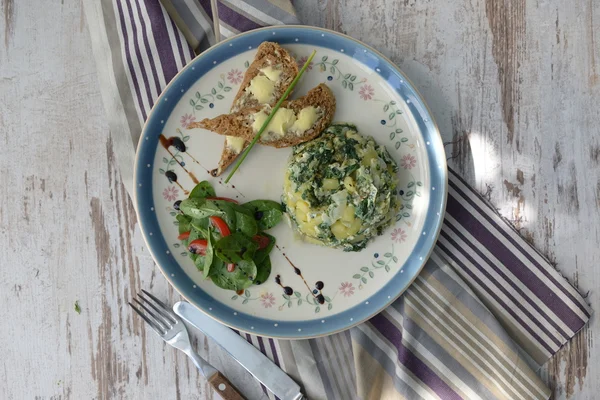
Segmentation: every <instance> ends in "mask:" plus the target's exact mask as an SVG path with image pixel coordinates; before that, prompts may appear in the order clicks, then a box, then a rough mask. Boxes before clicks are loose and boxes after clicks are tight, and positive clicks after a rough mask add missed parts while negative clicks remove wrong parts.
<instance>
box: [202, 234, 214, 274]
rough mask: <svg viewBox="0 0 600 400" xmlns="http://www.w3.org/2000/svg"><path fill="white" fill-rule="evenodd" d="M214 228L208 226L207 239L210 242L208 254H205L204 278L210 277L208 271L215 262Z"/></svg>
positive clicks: (207, 248)
mask: <svg viewBox="0 0 600 400" xmlns="http://www.w3.org/2000/svg"><path fill="white" fill-rule="evenodd" d="M211 239H212V228H211V227H209V228H208V235H207V236H206V241H207V242H208V243H207V245H206V255H205V256H204V278H205V279H206V278H208V272H209V271H210V266H211V264H212V262H213V256H214V250H213V247H212V242H211Z"/></svg>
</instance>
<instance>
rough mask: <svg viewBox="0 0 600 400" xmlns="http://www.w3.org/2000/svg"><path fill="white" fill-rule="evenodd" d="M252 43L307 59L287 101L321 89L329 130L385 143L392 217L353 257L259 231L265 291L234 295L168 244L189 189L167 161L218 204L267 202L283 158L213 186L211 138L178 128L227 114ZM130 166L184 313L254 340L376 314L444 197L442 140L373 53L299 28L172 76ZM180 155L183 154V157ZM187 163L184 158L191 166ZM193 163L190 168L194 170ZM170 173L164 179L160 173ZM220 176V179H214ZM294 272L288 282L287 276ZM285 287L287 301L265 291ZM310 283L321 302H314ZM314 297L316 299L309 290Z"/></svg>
mask: <svg viewBox="0 0 600 400" xmlns="http://www.w3.org/2000/svg"><path fill="white" fill-rule="evenodd" d="M264 40H273V41H277V42H279V43H281V44H282V45H283V46H284V47H285V48H286V49H287V50H288V51H290V52H291V53H292V54H293V55H295V56H296V58H297V59H298V62H299V63H300V65H302V64H303V63H304V60H306V57H307V56H308V55H309V54H310V53H311V52H312V50H313V49H314V50H317V54H316V56H315V58H314V60H313V63H312V65H311V66H310V67H309V69H308V70H307V72H306V73H305V74H304V76H303V78H302V80H301V82H300V83H299V84H298V86H297V87H296V89H295V91H294V96H293V97H298V96H301V95H303V94H305V93H306V92H307V91H308V90H309V89H311V88H313V87H314V86H316V85H318V84H319V83H326V84H327V85H328V86H329V87H330V88H331V89H332V91H333V93H334V94H335V96H336V99H337V111H336V114H335V117H334V121H341V122H350V123H353V124H355V125H357V127H358V129H359V131H360V132H361V133H362V134H365V135H372V136H373V137H375V139H376V141H377V142H378V143H379V144H382V145H385V146H386V148H387V149H388V151H389V153H390V155H391V156H392V157H393V158H394V159H395V160H396V162H397V163H398V166H399V172H398V180H399V185H398V188H399V195H400V197H401V199H402V208H401V210H400V212H399V214H398V217H397V220H396V222H395V225H394V226H393V227H391V228H388V229H387V230H386V231H385V232H384V234H383V235H382V236H379V237H378V238H376V239H375V240H373V241H372V242H370V243H369V244H368V246H367V248H366V249H365V250H363V251H361V252H350V253H346V252H343V251H341V250H337V249H331V248H326V247H320V246H316V245H313V244H308V243H304V242H302V241H301V240H299V239H297V238H296V236H295V235H294V234H293V232H292V230H291V229H290V228H289V226H287V225H286V224H285V223H281V224H280V225H278V226H277V227H276V228H275V229H273V230H271V231H269V233H270V234H272V235H274V236H275V237H276V238H277V245H278V248H276V249H274V250H273V252H272V253H271V261H272V265H273V269H272V272H271V276H270V278H269V280H268V281H267V282H265V283H264V284H262V285H259V286H251V287H250V288H249V289H247V290H246V291H245V292H244V293H243V294H236V293H234V292H231V291H225V290H222V289H220V288H218V287H217V286H215V285H214V284H212V282H210V281H206V280H203V279H202V275H201V273H200V272H198V270H197V269H196V267H195V266H194V263H193V262H192V261H191V260H190V259H189V257H188V255H187V254H186V249H185V248H184V247H183V246H182V245H181V243H180V242H179V241H178V240H177V235H178V231H177V226H176V223H175V218H174V215H175V210H174V209H173V203H174V202H175V201H176V200H182V199H184V198H186V196H185V194H184V190H191V189H192V188H193V186H194V184H193V182H192V180H191V178H190V177H189V176H188V174H187V173H186V172H185V171H184V169H183V168H182V167H181V166H180V165H179V163H178V162H176V160H175V158H176V159H177V160H178V161H179V162H182V163H183V164H184V167H185V168H186V169H187V170H188V171H190V172H192V173H193V174H194V175H195V176H196V177H197V178H198V179H199V180H208V181H210V182H211V183H212V184H213V186H214V187H215V189H216V191H217V195H218V196H225V197H232V198H236V199H238V200H239V201H240V202H244V201H250V200H254V199H271V200H276V201H279V200H280V199H281V193H282V182H283V174H284V170H285V165H286V162H287V159H288V157H289V155H290V152H291V149H273V148H270V147H263V146H256V147H255V148H254V149H253V150H252V153H251V154H250V155H249V156H248V158H247V159H246V161H245V162H244V164H243V165H242V167H241V168H240V169H239V170H238V171H237V173H236V174H235V175H234V177H233V179H232V181H231V182H230V184H229V185H227V184H225V183H224V182H223V179H224V176H223V177H221V179H219V178H213V177H211V176H210V174H209V173H208V171H209V170H210V169H213V168H214V167H216V165H217V163H218V160H219V157H220V154H221V149H222V146H223V137H222V136H219V135H217V134H214V133H211V132H208V131H203V130H199V129H196V130H193V131H189V130H187V129H186V127H187V124H189V123H190V122H191V121H194V120H195V121H198V120H200V119H203V118H210V117H214V116H217V115H219V114H223V113H228V112H229V108H230V106H231V103H232V100H233V98H234V96H235V94H236V92H237V90H238V89H239V85H240V83H241V80H242V77H243V74H244V72H245V70H246V69H247V67H248V65H249V63H250V62H251V61H252V59H253V58H254V55H255V52H256V51H255V49H256V47H257V46H258V45H259V44H260V43H261V42H262V41H264ZM161 133H162V134H163V135H164V136H166V137H171V136H178V137H180V138H181V139H182V140H184V141H185V144H186V145H187V147H188V151H187V152H186V153H178V152H177V151H176V150H175V149H173V148H171V151H172V154H170V153H169V152H167V150H165V149H164V148H163V147H162V146H161V145H160V143H159V140H158V137H159V135H160V134H161ZM139 148H140V150H139V152H138V158H137V163H136V182H137V184H138V187H137V193H136V205H137V209H138V214H139V219H140V221H141V225H142V230H143V233H144V236H145V238H146V240H147V243H148V245H149V247H150V249H151V252H152V254H153V256H154V257H155V259H156V261H157V263H158V265H159V266H160V267H161V269H162V271H163V273H165V275H166V276H167V278H168V279H169V280H170V281H171V283H173V285H174V286H175V287H176V288H177V289H178V290H179V291H180V292H181V293H182V294H183V295H184V296H185V297H186V298H188V299H189V300H190V301H191V302H192V303H193V304H195V305H197V306H198V307H199V308H200V309H202V310H203V311H205V312H207V313H208V314H209V315H211V316H213V317H214V318H216V319H218V320H220V321H222V322H224V323H226V324H228V325H230V326H232V327H235V328H237V329H241V330H244V331H248V332H253V333H256V334H261V335H265V336H272V337H290V338H294V337H296V338H297V337H309V336H318V335H324V334H329V333H333V332H336V331H339V330H342V329H345V328H348V327H350V326H352V325H354V324H356V323H358V322H360V321H362V320H364V319H366V318H368V317H369V316H372V315H374V314H376V313H377V312H378V311H380V310H381V309H382V308H384V307H385V306H386V305H387V304H389V303H390V302H391V301H392V300H393V299H395V298H396V297H398V295H400V294H401V293H402V291H404V290H405V289H406V287H407V286H408V285H409V284H410V283H411V282H412V280H414V278H415V277H416V275H417V274H418V272H419V271H420V269H421V268H422V265H423V264H424V262H425V261H426V259H427V257H428V255H429V253H430V251H431V249H432V247H433V245H434V243H435V240H436V239H437V235H438V233H439V229H440V226H441V219H442V216H443V210H444V207H445V199H446V164H445V157H444V151H443V146H442V142H441V139H440V136H439V133H438V131H437V128H436V126H435V124H434V123H433V122H432V121H431V116H430V115H429V113H428V111H427V108H426V107H425V105H424V104H423V102H422V100H421V98H420V97H419V95H418V94H417V93H416V91H415V90H414V89H413V88H412V86H411V85H410V83H409V82H407V81H406V78H405V77H404V76H403V75H402V74H401V73H400V71H398V70H397V68H396V67H395V66H393V65H392V64H391V63H389V62H388V61H387V60H386V59H384V58H383V57H382V56H381V55H379V54H378V53H377V52H375V51H374V50H373V49H370V48H369V47H367V46H365V45H362V44H360V43H359V42H356V41H354V40H353V39H350V38H348V37H346V36H343V35H339V34H337V33H334V32H330V31H325V30H320V29H316V28H308V27H276V28H275V27H273V28H265V29H262V30H258V31H252V32H248V33H246V34H242V35H240V36H237V37H235V38H233V39H231V40H228V41H226V42H223V43H221V44H219V45H218V46H215V47H213V48H212V49H210V50H209V51H207V52H205V53H203V54H202V55H200V56H199V57H197V58H196V59H195V60H194V61H192V63H190V64H189V65H188V66H187V67H186V68H185V69H184V70H183V71H182V72H181V73H180V74H179V75H177V76H176V77H175V78H174V79H173V81H172V82H171V84H170V85H169V87H168V88H167V89H166V90H165V92H164V93H163V94H162V95H161V97H160V98H159V100H158V101H157V104H156V105H155V107H154V109H153V112H152V113H151V115H150V117H149V120H148V123H147V125H146V127H145V129H144V132H143V135H142V137H141V141H140V147H139ZM190 156H191V157H190ZM192 157H193V158H192ZM194 159H196V160H197V161H198V162H195V161H194ZM169 170H170V171H172V172H174V173H176V175H177V176H178V180H177V182H176V183H172V182H170V181H169V180H168V179H167V178H166V176H165V172H166V171H169ZM224 175H226V174H224ZM294 267H296V268H297V269H299V270H300V271H301V275H298V274H296V273H295V269H294ZM277 275H279V276H280V279H281V284H282V285H283V286H289V287H291V288H293V290H294V294H293V295H291V296H287V295H285V294H284V293H283V289H282V287H281V286H280V285H278V284H277V283H276V282H275V277H276V276H277ZM316 282H322V283H323V284H324V287H323V289H322V291H321V293H322V294H323V296H324V297H325V303H324V304H319V302H317V300H316V298H315V293H314V290H315V284H316ZM317 293H318V292H317Z"/></svg>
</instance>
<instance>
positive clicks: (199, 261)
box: [190, 253, 204, 272]
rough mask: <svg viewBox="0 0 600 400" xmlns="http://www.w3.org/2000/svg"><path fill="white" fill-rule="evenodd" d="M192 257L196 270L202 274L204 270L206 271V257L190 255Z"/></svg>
mask: <svg viewBox="0 0 600 400" xmlns="http://www.w3.org/2000/svg"><path fill="white" fill-rule="evenodd" d="M192 256H195V257H192ZM190 257H191V258H192V260H194V264H195V265H196V268H198V271H200V272H202V270H204V256H201V255H200V254H192V253H190Z"/></svg>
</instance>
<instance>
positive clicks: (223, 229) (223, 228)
mask: <svg viewBox="0 0 600 400" xmlns="http://www.w3.org/2000/svg"><path fill="white" fill-rule="evenodd" d="M208 219H209V220H210V222H211V223H212V224H213V225H214V226H215V227H216V228H217V229H218V230H219V233H220V234H221V236H223V237H225V236H229V235H231V231H230V230H229V227H228V226H227V223H226V222H225V221H223V219H222V218H221V217H215V216H212V217H209V218H208Z"/></svg>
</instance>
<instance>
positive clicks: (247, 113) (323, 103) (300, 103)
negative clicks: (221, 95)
mask: <svg viewBox="0 0 600 400" xmlns="http://www.w3.org/2000/svg"><path fill="white" fill-rule="evenodd" d="M311 106H312V107H315V108H316V110H317V119H316V121H315V122H314V123H313V125H312V126H311V127H310V128H309V129H307V130H306V131H304V132H298V131H292V130H291V129H288V130H287V131H286V132H285V134H284V135H283V136H279V135H275V134H270V133H269V132H268V131H266V132H263V134H262V135H261V138H260V139H259V143H260V144H263V145H267V146H272V147H278V148H279V147H290V146H294V145H296V144H299V143H303V142H307V141H309V140H312V139H314V138H315V137H317V136H318V135H319V134H321V132H322V131H323V130H324V129H325V128H326V127H327V126H329V125H330V124H331V121H332V120H333V115H334V114H335V97H334V95H333V93H332V92H331V89H329V87H327V85H325V84H323V83H321V84H320V85H318V86H317V87H315V88H313V89H311V90H310V91H309V92H308V93H307V94H306V96H302V97H300V98H299V99H296V100H291V101H284V102H283V104H282V105H281V108H280V111H281V110H282V109H288V110H293V111H294V114H295V116H298V114H299V112H300V110H302V109H304V108H306V107H311ZM260 111H264V112H265V113H266V114H269V113H270V112H271V107H270V106H257V107H245V108H243V109H242V110H240V111H238V112H236V113H232V114H223V115H220V116H218V117H216V118H212V119H204V120H202V121H199V122H194V123H193V124H194V126H195V127H198V128H204V129H208V130H210V131H213V132H216V133H218V134H220V135H226V136H234V137H241V138H244V139H245V140H246V141H251V140H252V138H253V137H254V135H255V134H256V130H255V129H254V128H253V126H252V124H253V123H254V121H255V117H254V115H255V114H256V113H258V112H260Z"/></svg>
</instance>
